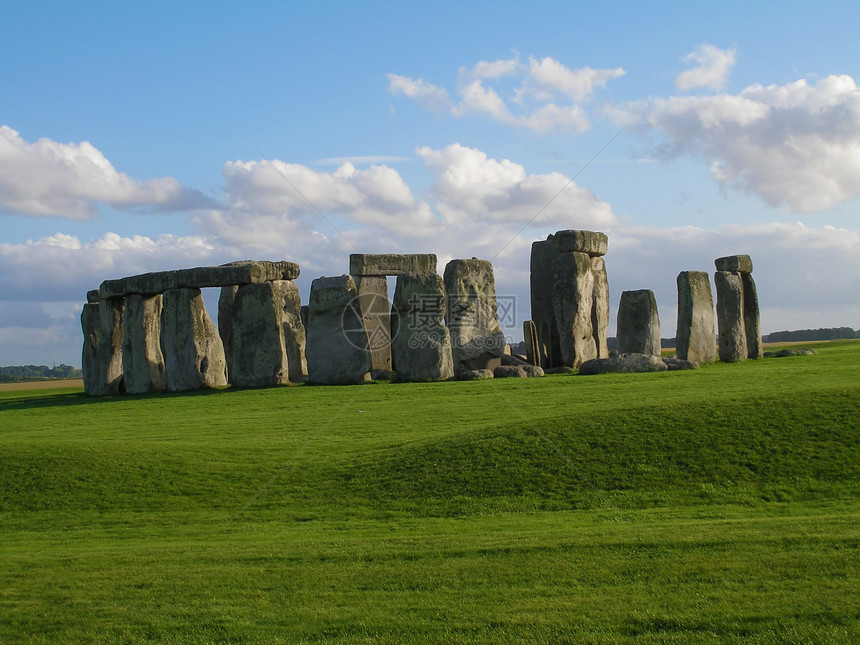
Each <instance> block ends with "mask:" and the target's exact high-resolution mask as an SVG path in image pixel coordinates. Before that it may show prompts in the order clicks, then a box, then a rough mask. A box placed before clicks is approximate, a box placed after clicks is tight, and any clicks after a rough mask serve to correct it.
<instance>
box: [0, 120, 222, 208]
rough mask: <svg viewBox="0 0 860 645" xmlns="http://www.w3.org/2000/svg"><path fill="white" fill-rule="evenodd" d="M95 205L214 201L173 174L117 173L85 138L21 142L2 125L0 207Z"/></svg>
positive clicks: (176, 204) (195, 205)
mask: <svg viewBox="0 0 860 645" xmlns="http://www.w3.org/2000/svg"><path fill="white" fill-rule="evenodd" d="M99 204H106V205H110V206H115V207H121V208H138V207H140V208H147V209H152V210H156V211H186V210H193V209H196V208H211V207H212V206H213V205H214V200H211V199H209V198H207V197H205V196H204V195H203V194H202V193H200V192H199V191H196V190H193V189H190V188H186V187H184V186H182V185H180V184H179V182H177V181H176V180H175V179H173V178H172V177H161V178H159V179H151V180H149V181H140V180H137V179H133V178H131V177H129V176H128V175H126V174H125V173H121V172H117V170H116V169H115V168H114V167H113V166H112V165H111V163H110V162H109V161H108V160H107V159H106V158H105V156H104V155H103V154H102V153H101V152H100V151H99V150H98V149H96V148H95V147H94V146H93V145H92V144H90V143H89V142H87V141H83V142H81V143H57V142H56V141H52V140H50V139H39V140H38V141H36V142H35V143H28V142H27V141H24V140H23V139H22V138H21V136H20V134H19V133H18V132H17V131H15V130H13V129H12V128H10V127H8V126H5V125H3V126H0V209H2V210H5V211H7V212H9V213H17V214H21V215H35V216H54V217H65V218H68V219H74V220H86V219H94V218H95V217H97V216H98V206H99Z"/></svg>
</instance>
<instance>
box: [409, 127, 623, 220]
mask: <svg viewBox="0 0 860 645" xmlns="http://www.w3.org/2000/svg"><path fill="white" fill-rule="evenodd" d="M416 152H417V154H418V155H419V156H420V157H421V158H422V159H423V160H424V163H425V165H426V166H427V168H428V169H429V170H430V172H432V173H433V175H434V176H435V177H436V180H435V183H434V185H433V195H434V197H435V198H436V200H437V208H438V210H439V213H440V214H441V215H442V217H443V218H444V219H445V221H446V223H448V224H449V225H453V226H459V225H462V224H463V223H464V222H468V221H479V222H509V223H521V224H522V225H525V224H526V223H528V222H529V221H534V223H535V224H536V225H541V224H553V225H558V226H559V227H563V228H591V227H605V226H608V225H611V224H612V223H613V222H614V221H615V216H614V215H613V213H612V209H611V208H610V206H609V204H607V203H606V202H604V201H602V200H600V199H598V198H597V197H596V196H595V195H594V193H592V192H591V191H590V190H588V189H586V188H582V187H581V186H577V185H576V184H575V183H573V182H572V181H571V180H570V178H569V177H566V176H565V175H562V174H560V173H549V174H545V175H529V174H528V173H526V170H525V168H523V166H521V165H519V164H517V163H514V162H512V161H510V160H509V159H502V160H496V159H492V158H490V157H488V156H487V154H486V153H484V152H482V151H481V150H477V149H475V148H468V147H466V146H462V145H460V144H453V145H450V146H447V147H445V148H444V149H442V150H434V149H432V148H428V147H423V148H418V150H417V151H416Z"/></svg>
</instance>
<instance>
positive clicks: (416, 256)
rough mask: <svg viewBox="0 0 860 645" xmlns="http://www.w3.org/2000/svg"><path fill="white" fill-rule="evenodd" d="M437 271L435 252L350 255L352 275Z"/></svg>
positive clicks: (350, 271) (350, 272)
mask: <svg viewBox="0 0 860 645" xmlns="http://www.w3.org/2000/svg"><path fill="white" fill-rule="evenodd" d="M406 273H436V255H435V254H434V253H409V254H397V253H353V254H351V255H350V256H349V274H350V275H358V276H363V275H404V274H406Z"/></svg>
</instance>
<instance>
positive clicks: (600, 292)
mask: <svg viewBox="0 0 860 645" xmlns="http://www.w3.org/2000/svg"><path fill="white" fill-rule="evenodd" d="M591 272H592V273H593V274H594V290H593V292H592V304H591V328H592V332H593V333H594V343H595V346H596V349H597V358H609V346H608V345H607V338H606V336H607V331H608V329H609V277H608V276H607V275H606V263H605V262H604V261H603V258H602V257H600V256H595V257H593V258H591Z"/></svg>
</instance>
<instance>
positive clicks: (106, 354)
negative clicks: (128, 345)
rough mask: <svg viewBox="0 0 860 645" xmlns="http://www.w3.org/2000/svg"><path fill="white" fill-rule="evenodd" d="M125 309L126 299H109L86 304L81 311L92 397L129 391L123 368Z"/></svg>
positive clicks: (88, 387)
mask: <svg viewBox="0 0 860 645" xmlns="http://www.w3.org/2000/svg"><path fill="white" fill-rule="evenodd" d="M123 308H124V303H123V299H122V298H105V299H100V300H99V301H98V302H90V303H87V304H85V305H84V310H83V311H82V312H81V328H82V330H83V333H84V347H83V353H82V356H81V359H82V370H83V374H84V391H85V392H86V393H87V394H88V395H90V396H105V395H108V394H122V393H123V392H125V382H124V380H123V369H122V339H123Z"/></svg>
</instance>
